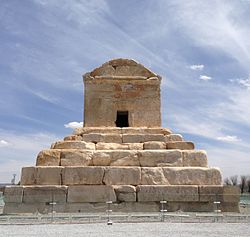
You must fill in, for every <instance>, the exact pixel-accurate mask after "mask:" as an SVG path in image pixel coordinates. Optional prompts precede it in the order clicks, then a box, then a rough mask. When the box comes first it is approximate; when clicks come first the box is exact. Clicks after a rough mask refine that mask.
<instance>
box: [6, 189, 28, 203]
mask: <svg viewBox="0 0 250 237" xmlns="http://www.w3.org/2000/svg"><path fill="white" fill-rule="evenodd" d="M22 200H23V187H22V186H13V185H12V186H6V187H5V189H4V202H5V203H7V202H14V203H21V202H22Z"/></svg>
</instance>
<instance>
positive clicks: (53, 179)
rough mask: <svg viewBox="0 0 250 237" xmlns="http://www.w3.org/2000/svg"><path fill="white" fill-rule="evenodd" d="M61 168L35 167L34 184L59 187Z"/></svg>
mask: <svg viewBox="0 0 250 237" xmlns="http://www.w3.org/2000/svg"><path fill="white" fill-rule="evenodd" d="M62 169H63V167H60V166H49V167H46V166H45V167H43V166H37V167H36V184H38V185H61V184H62V180H61V174H62Z"/></svg>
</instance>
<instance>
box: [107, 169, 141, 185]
mask: <svg viewBox="0 0 250 237" xmlns="http://www.w3.org/2000/svg"><path fill="white" fill-rule="evenodd" d="M140 181H141V169H140V168H139V167H107V168H106V169H105V174H104V178H103V182H104V183H105V184H106V185H120V184H128V185H138V184H140Z"/></svg>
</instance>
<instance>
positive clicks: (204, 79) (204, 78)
mask: <svg viewBox="0 0 250 237" xmlns="http://www.w3.org/2000/svg"><path fill="white" fill-rule="evenodd" d="M211 79H212V77H210V76H206V75H200V80H203V81H209V80H211Z"/></svg>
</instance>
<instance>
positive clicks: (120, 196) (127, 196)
mask: <svg viewBox="0 0 250 237" xmlns="http://www.w3.org/2000/svg"><path fill="white" fill-rule="evenodd" d="M116 195H117V200H118V201H120V202H136V192H134V193H117V194H116Z"/></svg>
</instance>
